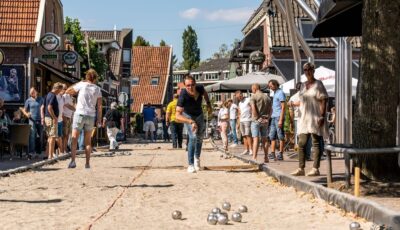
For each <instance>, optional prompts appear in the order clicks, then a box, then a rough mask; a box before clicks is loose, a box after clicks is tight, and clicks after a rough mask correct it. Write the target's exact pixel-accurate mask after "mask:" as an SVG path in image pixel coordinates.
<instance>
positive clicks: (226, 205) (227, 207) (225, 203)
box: [222, 202, 231, 211]
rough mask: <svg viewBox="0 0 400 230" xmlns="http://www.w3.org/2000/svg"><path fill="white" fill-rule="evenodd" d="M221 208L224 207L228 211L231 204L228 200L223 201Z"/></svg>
mask: <svg viewBox="0 0 400 230" xmlns="http://www.w3.org/2000/svg"><path fill="white" fill-rule="evenodd" d="M222 209H224V210H226V211H230V210H231V204H230V203H229V202H224V203H223V204H222Z"/></svg>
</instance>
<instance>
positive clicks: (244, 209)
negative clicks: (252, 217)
mask: <svg viewBox="0 0 400 230" xmlns="http://www.w3.org/2000/svg"><path fill="white" fill-rule="evenodd" d="M239 212H247V207H246V205H241V206H240V207H239Z"/></svg>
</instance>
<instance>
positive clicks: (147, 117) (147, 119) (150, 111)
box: [143, 104, 156, 142]
mask: <svg viewBox="0 0 400 230" xmlns="http://www.w3.org/2000/svg"><path fill="white" fill-rule="evenodd" d="M154 118H156V112H155V108H154V107H152V106H151V105H150V104H147V106H146V107H145V108H143V119H144V124H143V131H144V132H145V139H146V140H149V137H150V140H151V142H153V141H154V132H155V131H156V126H155V125H154Z"/></svg>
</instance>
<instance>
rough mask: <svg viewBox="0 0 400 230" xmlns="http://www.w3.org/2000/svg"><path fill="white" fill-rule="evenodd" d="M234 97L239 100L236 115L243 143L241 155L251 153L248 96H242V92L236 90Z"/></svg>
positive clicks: (251, 142) (251, 141)
mask: <svg viewBox="0 0 400 230" xmlns="http://www.w3.org/2000/svg"><path fill="white" fill-rule="evenodd" d="M235 96H236V98H237V99H238V101H239V109H238V113H239V115H238V117H239V121H240V131H241V133H242V137H243V144H244V148H245V150H244V151H243V153H242V155H246V154H249V155H253V150H252V146H253V140H252V138H251V106H250V98H245V97H243V94H242V92H240V91H236V93H235Z"/></svg>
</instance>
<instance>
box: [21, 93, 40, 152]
mask: <svg viewBox="0 0 400 230" xmlns="http://www.w3.org/2000/svg"><path fill="white" fill-rule="evenodd" d="M29 95H30V97H29V98H28V99H27V100H26V101H25V105H24V109H23V110H21V111H22V113H23V114H24V115H25V116H26V117H27V118H28V119H29V125H30V126H31V131H30V133H29V154H30V155H31V156H32V155H33V154H34V152H35V150H36V153H37V154H41V153H42V143H43V125H42V120H43V121H44V117H42V116H41V112H40V108H41V107H42V105H43V98H41V97H38V92H37V91H36V89H35V88H33V87H32V88H31V89H30V90H29ZM36 137H39V142H38V143H39V146H36Z"/></svg>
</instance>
